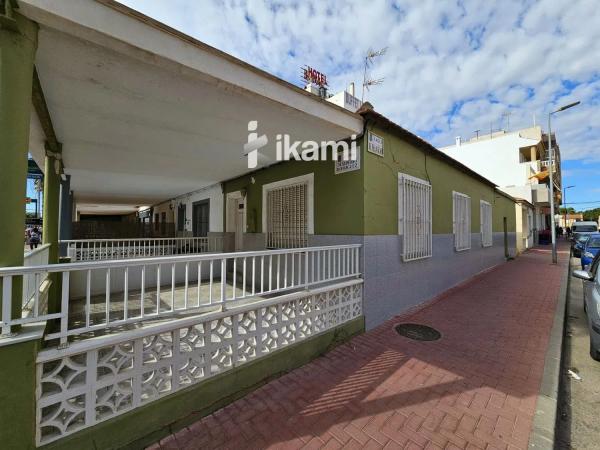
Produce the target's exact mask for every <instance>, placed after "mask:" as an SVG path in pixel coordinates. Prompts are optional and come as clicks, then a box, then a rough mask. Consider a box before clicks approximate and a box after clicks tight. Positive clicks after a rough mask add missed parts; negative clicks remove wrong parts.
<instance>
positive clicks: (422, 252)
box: [398, 173, 432, 261]
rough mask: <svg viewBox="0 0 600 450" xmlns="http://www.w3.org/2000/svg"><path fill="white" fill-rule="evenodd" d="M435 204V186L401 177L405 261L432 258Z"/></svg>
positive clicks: (400, 230) (400, 216)
mask: <svg viewBox="0 0 600 450" xmlns="http://www.w3.org/2000/svg"><path fill="white" fill-rule="evenodd" d="M431 203H432V201H431V184H429V183H428V182H427V181H425V180H421V179H419V178H415V177H411V176H410V175H406V174H403V173H401V174H398V234H400V235H402V260H403V261H412V260H415V259H421V258H428V257H430V256H431V255H432V243H431V222H432V221H431Z"/></svg>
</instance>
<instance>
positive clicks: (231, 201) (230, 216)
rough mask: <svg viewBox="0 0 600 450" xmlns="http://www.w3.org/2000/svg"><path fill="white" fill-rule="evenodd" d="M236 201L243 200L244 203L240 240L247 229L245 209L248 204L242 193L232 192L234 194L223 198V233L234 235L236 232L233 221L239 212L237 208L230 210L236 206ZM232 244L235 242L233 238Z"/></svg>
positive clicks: (228, 194)
mask: <svg viewBox="0 0 600 450" xmlns="http://www.w3.org/2000/svg"><path fill="white" fill-rule="evenodd" d="M237 200H243V201H244V208H242V209H243V215H242V217H243V221H242V239H243V236H244V234H246V230H247V229H248V228H247V221H248V218H247V214H246V211H247V207H248V202H247V201H246V195H244V194H243V193H242V191H234V192H229V193H227V195H226V197H225V231H226V232H229V233H234V234H235V232H236V229H235V221H236V217H237V214H238V212H239V208H237V207H236V208H235V210H232V208H233V207H234V206H236V205H237ZM234 242H237V240H236V239H235V236H234Z"/></svg>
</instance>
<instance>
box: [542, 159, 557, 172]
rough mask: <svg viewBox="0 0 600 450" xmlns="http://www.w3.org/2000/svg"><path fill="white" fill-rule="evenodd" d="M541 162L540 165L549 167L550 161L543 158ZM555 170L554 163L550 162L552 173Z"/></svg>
mask: <svg viewBox="0 0 600 450" xmlns="http://www.w3.org/2000/svg"><path fill="white" fill-rule="evenodd" d="M541 163H542V167H547V168H550V161H548V160H543V161H542V162H541ZM555 172H556V163H554V162H552V173H555Z"/></svg>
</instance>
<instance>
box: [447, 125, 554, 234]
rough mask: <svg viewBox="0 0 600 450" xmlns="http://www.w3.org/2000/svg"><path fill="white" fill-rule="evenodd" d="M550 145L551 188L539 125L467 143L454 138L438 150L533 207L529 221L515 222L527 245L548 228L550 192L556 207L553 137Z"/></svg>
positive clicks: (547, 159)
mask: <svg viewBox="0 0 600 450" xmlns="http://www.w3.org/2000/svg"><path fill="white" fill-rule="evenodd" d="M552 145H553V147H554V162H553V165H552V168H551V170H552V171H553V178H554V186H553V187H552V189H551V188H550V177H549V174H550V172H549V170H550V162H549V152H548V136H547V134H545V133H544V132H543V131H542V129H541V127H539V126H534V127H531V128H525V129H522V130H518V131H511V132H505V131H499V132H494V133H491V134H488V135H478V136H477V137H473V138H471V139H469V140H462V139H461V137H457V138H456V142H455V144H454V145H450V146H447V147H442V148H440V150H441V151H442V152H444V153H445V154H447V155H449V156H451V157H452V158H454V159H456V160H457V161H460V162H461V163H463V164H465V165H466V166H468V167H470V168H471V169H473V170H474V171H476V172H477V173H480V174H481V175H483V176H484V177H486V178H488V179H490V180H491V181H493V182H494V183H496V184H497V185H498V186H500V189H502V190H503V191H504V192H506V193H508V194H510V195H511V196H513V197H515V198H516V199H522V200H525V201H526V202H527V203H528V204H531V205H533V217H532V218H531V220H527V221H523V222H519V221H517V226H518V227H519V229H518V232H519V233H520V234H521V235H524V236H531V237H533V239H530V241H529V242H530V243H529V244H528V245H533V243H534V242H537V240H538V237H539V234H540V233H544V232H545V231H546V230H549V229H550V223H551V222H550V195H551V192H552V195H554V198H555V201H556V205H559V204H560V201H561V163H560V162H561V158H560V148H559V146H558V144H557V142H556V138H555V136H554V135H553V136H552ZM523 227H524V228H523Z"/></svg>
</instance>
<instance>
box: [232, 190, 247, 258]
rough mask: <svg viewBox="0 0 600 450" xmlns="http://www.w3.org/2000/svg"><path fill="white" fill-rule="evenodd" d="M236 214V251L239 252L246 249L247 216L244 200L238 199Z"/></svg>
mask: <svg viewBox="0 0 600 450" xmlns="http://www.w3.org/2000/svg"><path fill="white" fill-rule="evenodd" d="M234 204H235V205H236V213H235V251H236V252H239V251H242V250H243V247H244V216H245V212H246V210H245V205H244V200H243V199H236V200H235V203H234Z"/></svg>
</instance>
